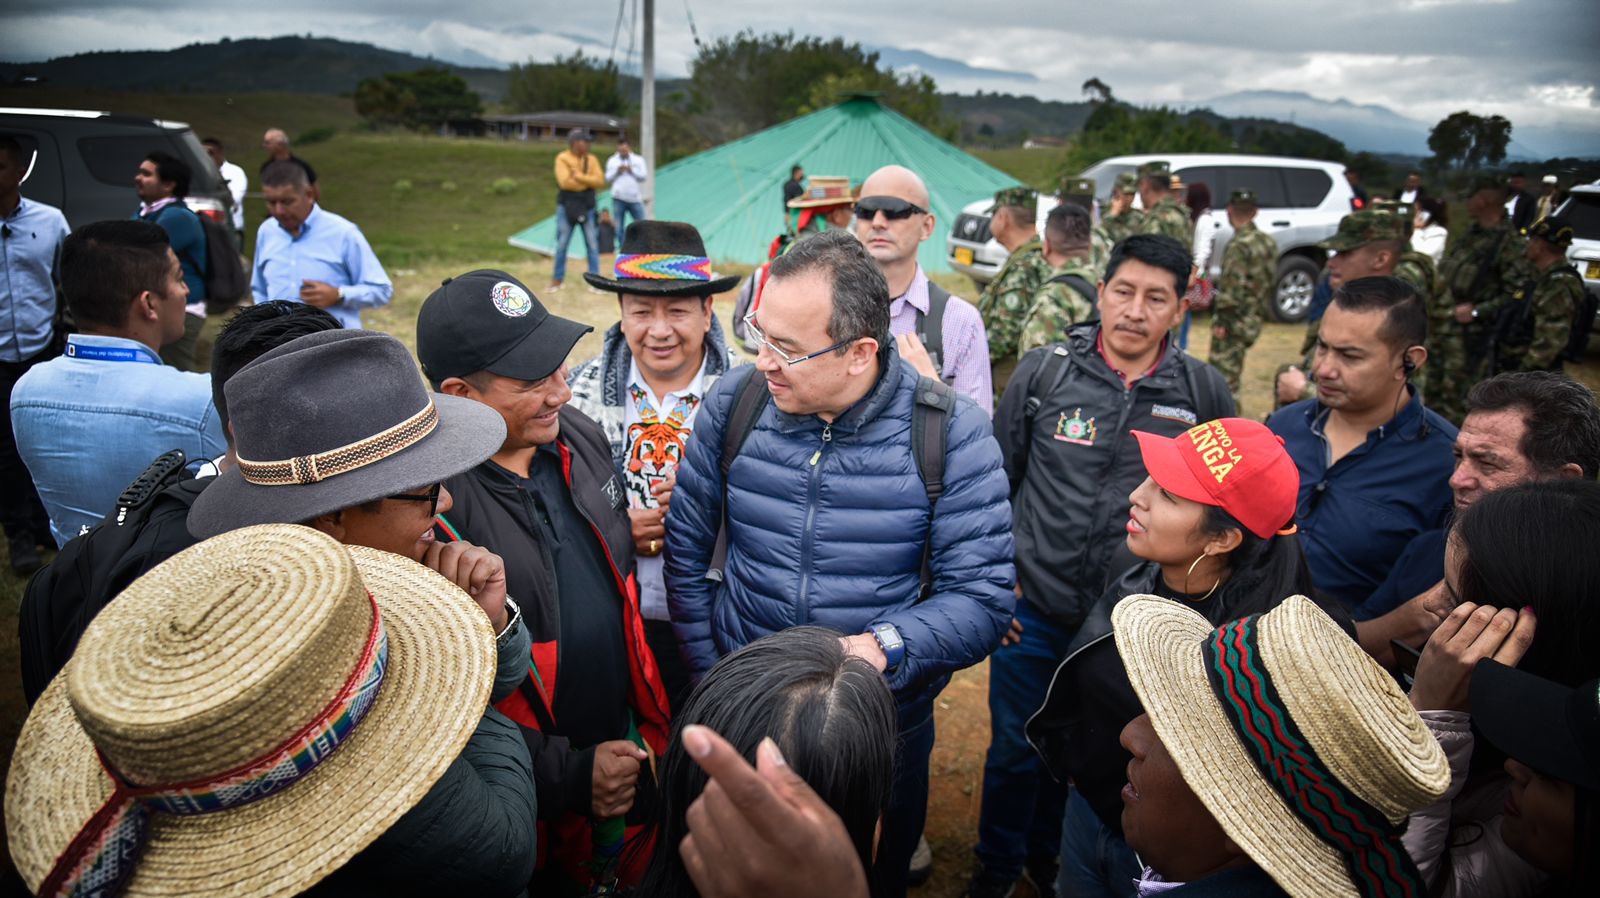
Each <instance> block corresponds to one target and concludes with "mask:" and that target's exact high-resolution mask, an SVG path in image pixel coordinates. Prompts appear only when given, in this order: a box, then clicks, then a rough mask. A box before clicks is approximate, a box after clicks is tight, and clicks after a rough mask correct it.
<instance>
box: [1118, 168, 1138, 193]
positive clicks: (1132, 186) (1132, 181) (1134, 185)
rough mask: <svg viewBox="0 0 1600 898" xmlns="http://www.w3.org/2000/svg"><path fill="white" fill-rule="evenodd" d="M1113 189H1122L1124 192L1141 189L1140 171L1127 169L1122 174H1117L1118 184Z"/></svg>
mask: <svg viewBox="0 0 1600 898" xmlns="http://www.w3.org/2000/svg"><path fill="white" fill-rule="evenodd" d="M1113 189H1115V190H1120V191H1122V192H1123V193H1133V192H1134V191H1135V190H1138V189H1139V173H1138V172H1133V171H1125V172H1122V173H1121V174H1119V175H1117V183H1116V186H1115V187H1114V188H1113Z"/></svg>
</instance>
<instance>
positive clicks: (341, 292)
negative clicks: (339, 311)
mask: <svg viewBox="0 0 1600 898" xmlns="http://www.w3.org/2000/svg"><path fill="white" fill-rule="evenodd" d="M336 289H337V290H338V291H339V301H340V302H344V288H343V287H338V288H336Z"/></svg>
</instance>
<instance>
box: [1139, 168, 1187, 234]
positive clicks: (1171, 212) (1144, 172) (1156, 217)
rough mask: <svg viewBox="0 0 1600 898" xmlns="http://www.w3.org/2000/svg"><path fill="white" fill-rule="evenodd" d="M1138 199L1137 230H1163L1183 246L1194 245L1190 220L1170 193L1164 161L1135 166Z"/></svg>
mask: <svg viewBox="0 0 1600 898" xmlns="http://www.w3.org/2000/svg"><path fill="white" fill-rule="evenodd" d="M1139 202H1141V203H1143V204H1144V221H1142V222H1140V224H1139V233H1141V234H1165V235H1167V236H1168V237H1171V238H1172V239H1174V240H1176V241H1178V242H1179V243H1181V244H1183V245H1184V246H1194V224H1193V223H1192V222H1190V221H1189V213H1188V211H1187V210H1185V209H1184V208H1183V207H1182V206H1180V205H1178V200H1177V198H1176V197H1174V196H1173V195H1172V171H1171V169H1170V168H1168V166H1167V163H1165V162H1146V163H1145V164H1144V165H1141V166H1139Z"/></svg>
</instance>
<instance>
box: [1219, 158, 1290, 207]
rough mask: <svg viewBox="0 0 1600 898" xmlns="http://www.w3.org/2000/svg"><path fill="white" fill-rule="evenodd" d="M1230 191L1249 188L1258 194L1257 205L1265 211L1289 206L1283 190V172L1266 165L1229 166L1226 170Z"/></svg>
mask: <svg viewBox="0 0 1600 898" xmlns="http://www.w3.org/2000/svg"><path fill="white" fill-rule="evenodd" d="M1225 171H1226V180H1227V182H1228V190H1229V191H1230V192H1232V191H1235V190H1242V189H1245V188H1248V189H1250V190H1254V191H1255V192H1256V203H1258V204H1259V205H1260V206H1261V208H1263V209H1281V208H1283V207H1285V206H1288V205H1289V198H1288V196H1287V195H1286V194H1285V192H1284V189H1283V170H1282V169H1280V168H1275V167H1272V166H1266V165H1229V166H1227V167H1226V169H1225Z"/></svg>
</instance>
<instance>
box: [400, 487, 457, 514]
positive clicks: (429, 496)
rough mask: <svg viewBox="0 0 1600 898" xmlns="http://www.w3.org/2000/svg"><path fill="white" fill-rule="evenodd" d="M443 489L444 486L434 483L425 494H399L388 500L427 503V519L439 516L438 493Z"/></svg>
mask: <svg viewBox="0 0 1600 898" xmlns="http://www.w3.org/2000/svg"><path fill="white" fill-rule="evenodd" d="M443 488H444V484H442V483H435V484H434V485H433V486H430V487H428V491H427V492H425V493H400V494H398V495H394V496H390V497H389V498H391V499H394V500H395V501H397V502H427V503H428V517H430V518H431V517H435V516H436V515H438V514H439V491H440V490H441V489H443Z"/></svg>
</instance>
